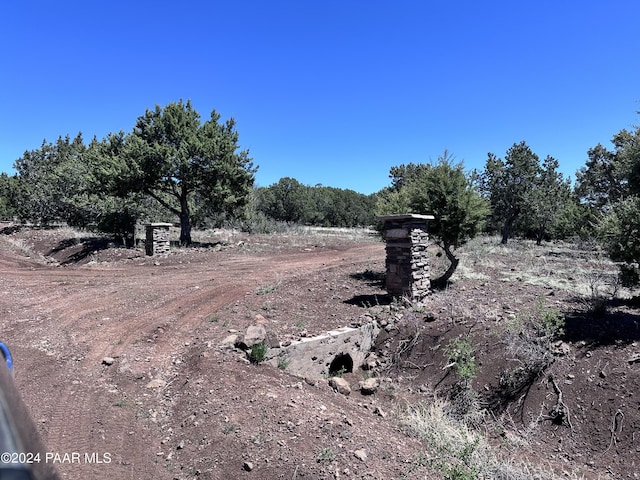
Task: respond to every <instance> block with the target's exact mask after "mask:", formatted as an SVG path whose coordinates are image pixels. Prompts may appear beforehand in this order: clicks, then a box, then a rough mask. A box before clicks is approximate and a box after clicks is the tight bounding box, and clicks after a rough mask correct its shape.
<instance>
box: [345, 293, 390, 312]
mask: <svg viewBox="0 0 640 480" xmlns="http://www.w3.org/2000/svg"><path fill="white" fill-rule="evenodd" d="M344 303H346V304H348V305H355V306H356V307H362V308H370V307H375V306H376V305H391V304H392V303H393V297H392V296H391V295H388V294H386V293H383V294H373V295H356V296H354V297H352V298H350V299H349V300H345V301H344Z"/></svg>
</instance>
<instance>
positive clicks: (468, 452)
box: [400, 398, 582, 480]
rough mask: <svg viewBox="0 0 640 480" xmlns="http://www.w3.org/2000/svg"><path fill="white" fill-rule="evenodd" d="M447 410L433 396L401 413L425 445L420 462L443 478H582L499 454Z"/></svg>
mask: <svg viewBox="0 0 640 480" xmlns="http://www.w3.org/2000/svg"><path fill="white" fill-rule="evenodd" d="M448 410H449V406H448V402H446V401H445V400H442V399H439V398H436V399H434V401H433V402H431V403H419V404H414V405H409V406H408V407H407V408H406V409H404V410H403V411H402V412H401V413H400V423H401V425H402V426H403V428H404V429H405V430H406V431H407V432H408V433H409V434H410V435H413V436H415V437H417V438H418V439H419V440H420V441H421V442H422V443H423V445H424V447H425V450H426V451H425V452H424V454H423V455H421V457H420V461H419V464H420V465H419V466H422V467H425V468H428V469H431V470H436V471H439V472H442V473H444V478H445V479H446V480H447V479H448V480H454V479H457V480H472V479H494V480H559V479H561V478H562V479H567V478H572V479H579V478H582V477H579V476H577V474H575V473H568V472H563V475H561V476H559V475H556V474H555V473H554V472H553V471H552V470H551V469H550V468H544V467H542V466H539V465H533V464H531V463H529V462H525V461H516V460H512V459H511V458H509V457H504V456H502V455H499V454H498V453H496V451H495V449H494V448H493V447H491V445H490V444H489V442H488V441H487V439H486V437H485V435H484V434H483V433H482V432H480V431H478V430H474V429H472V428H470V427H469V426H468V425H467V424H466V423H464V422H461V421H459V420H456V419H454V418H452V417H450V416H449V415H448V414H447V413H446V412H447V411H448ZM413 468H414V469H415V468H416V466H415V465H414V467H413Z"/></svg>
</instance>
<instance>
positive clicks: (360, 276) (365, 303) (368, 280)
mask: <svg viewBox="0 0 640 480" xmlns="http://www.w3.org/2000/svg"><path fill="white" fill-rule="evenodd" d="M349 276H350V277H351V278H353V279H354V280H358V281H360V282H363V283H365V284H367V285H368V286H370V287H375V288H380V289H384V281H385V278H386V273H385V272H375V271H373V270H369V269H367V270H365V271H364V272H356V273H352V274H351V275H349ZM392 302H393V297H392V296H391V295H388V294H386V293H375V294H371V295H356V296H354V297H352V298H350V299H349V300H345V301H344V303H346V304H348V305H355V306H357V307H363V308H369V307H374V306H376V305H391V303H392Z"/></svg>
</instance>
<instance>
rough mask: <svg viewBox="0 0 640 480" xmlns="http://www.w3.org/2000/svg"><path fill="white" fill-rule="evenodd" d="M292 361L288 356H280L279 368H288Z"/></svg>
mask: <svg viewBox="0 0 640 480" xmlns="http://www.w3.org/2000/svg"><path fill="white" fill-rule="evenodd" d="M290 363H291V360H290V359H289V358H287V357H280V358H278V368H279V369H280V370H286V369H287V367H288V366H289V364H290Z"/></svg>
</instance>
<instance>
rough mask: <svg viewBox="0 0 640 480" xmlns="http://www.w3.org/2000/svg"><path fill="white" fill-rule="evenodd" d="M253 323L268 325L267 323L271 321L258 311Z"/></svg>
mask: <svg viewBox="0 0 640 480" xmlns="http://www.w3.org/2000/svg"><path fill="white" fill-rule="evenodd" d="M253 323H254V324H255V325H260V326H264V325H266V324H267V323H269V322H267V319H266V318H264V317H263V316H262V315H260V314H259V313H257V314H256V316H255V317H253Z"/></svg>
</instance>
